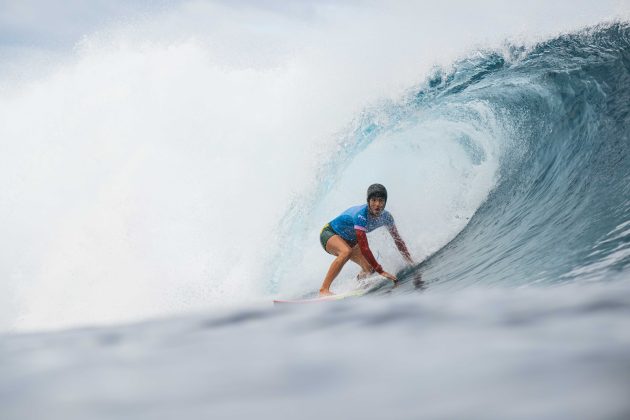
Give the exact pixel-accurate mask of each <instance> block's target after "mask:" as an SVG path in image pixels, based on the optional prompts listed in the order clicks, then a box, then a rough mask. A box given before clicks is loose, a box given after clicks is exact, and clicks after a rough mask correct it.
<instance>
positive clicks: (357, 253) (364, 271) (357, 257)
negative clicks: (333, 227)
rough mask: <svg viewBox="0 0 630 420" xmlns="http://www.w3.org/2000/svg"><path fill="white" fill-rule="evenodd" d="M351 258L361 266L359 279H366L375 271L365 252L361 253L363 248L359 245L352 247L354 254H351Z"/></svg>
mask: <svg viewBox="0 0 630 420" xmlns="http://www.w3.org/2000/svg"><path fill="white" fill-rule="evenodd" d="M350 259H351V260H352V261H353V262H355V263H356V264H358V265H359V267H361V272H360V273H359V274H358V275H357V279H364V278H366V277H367V276H369V275H370V274H372V273H373V272H374V269H373V268H372V266H371V265H370V263H369V262H368V261H367V260H366V259H365V257H364V256H363V254H362V253H361V248H359V245H355V246H354V248H352V254H350Z"/></svg>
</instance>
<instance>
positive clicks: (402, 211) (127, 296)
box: [0, 21, 630, 420]
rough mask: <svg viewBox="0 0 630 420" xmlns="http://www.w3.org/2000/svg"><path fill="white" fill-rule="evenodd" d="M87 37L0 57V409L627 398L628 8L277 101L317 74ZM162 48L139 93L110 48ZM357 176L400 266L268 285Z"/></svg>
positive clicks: (327, 409) (362, 409)
mask: <svg viewBox="0 0 630 420" xmlns="http://www.w3.org/2000/svg"><path fill="white" fill-rule="evenodd" d="M268 34H269V33H268V32H265V36H267V35H268ZM112 37H113V38H116V36H112ZM125 39H127V40H128V38H125ZM90 42H94V45H92V44H90ZM101 42H103V41H102V40H96V41H94V40H92V41H90V40H87V41H85V45H84V46H83V48H84V49H83V50H82V51H81V52H80V54H79V58H78V59H77V60H76V61H73V62H65V63H64V64H62V65H61V67H60V68H58V69H57V70H55V71H53V76H50V77H48V78H44V79H38V81H36V82H28V81H21V82H20V83H19V84H17V85H14V86H8V85H7V84H6V82H5V84H4V85H3V92H4V95H3V98H2V99H1V100H0V115H1V118H2V121H3V123H4V124H3V126H2V128H0V132H1V134H3V135H4V136H7V135H11V136H13V137H12V138H17V139H20V140H21V142H20V143H19V144H20V145H11V146H7V147H5V150H6V151H7V155H5V156H9V157H7V158H3V163H4V165H3V166H4V169H2V170H0V171H2V173H3V174H5V175H6V177H5V180H4V181H2V186H3V199H4V200H5V202H6V203H8V204H7V205H6V206H4V208H3V210H1V212H2V213H1V214H2V215H3V216H4V218H5V220H10V221H12V223H10V224H7V226H6V228H5V230H6V232H5V238H7V239H6V241H7V242H6V243H11V244H12V245H13V246H12V247H8V246H3V249H5V250H6V252H5V253H4V254H5V255H4V256H3V257H2V258H3V260H2V267H3V268H2V270H3V271H2V274H3V276H4V278H6V279H8V282H7V283H9V284H10V285H11V286H10V287H9V286H4V287H6V289H5V296H4V297H3V298H2V299H3V300H2V301H1V302H3V303H4V309H3V310H2V311H3V312H2V324H1V326H2V328H3V332H2V334H1V335H0V418H2V419H40V418H41V419H44V418H45V419H49V420H54V419H64V420H66V419H114V418H115V419H174V418H190V419H193V418H213V419H214V418H243V419H245V418H300V419H302V418H303V419H319V418H323V417H328V418H353V419H354V418H356V419H384V418H393V419H418V418H427V419H451V418H460V419H461V418H466V419H532V418H535V419H615V420H617V419H618V420H622V419H627V418H630V24H628V23H627V22H623V21H615V22H607V23H601V24H596V25H591V26H588V27H585V28H581V29H575V30H573V31H568V32H563V33H560V34H555V35H553V36H548V37H546V38H544V39H539V40H537V41H535V42H520V43H519V42H518V41H509V42H507V41H506V42H504V43H502V44H501V46H499V47H497V46H489V47H487V48H486V47H475V48H471V49H469V50H467V51H465V52H463V53H462V52H458V53H457V55H456V58H455V59H453V60H451V61H447V62H446V63H445V64H440V65H435V66H433V67H431V68H429V69H428V70H427V71H426V72H425V74H424V75H423V76H422V77H420V76H418V77H417V78H416V79H415V82H414V83H412V84H409V85H407V86H405V87H404V88H403V89H402V90H399V91H397V93H396V94H395V95H382V96H379V95H378V94H374V96H370V97H363V98H362V100H358V99H357V101H356V103H355V102H352V101H350V102H351V103H350V104H349V105H348V106H347V107H346V108H335V110H334V111H339V113H340V115H338V116H337V117H333V116H332V114H331V115H328V114H326V113H323V114H321V118H317V119H314V120H313V119H312V118H311V117H309V118H311V119H309V118H306V119H300V118H302V117H301V115H302V114H300V113H296V114H295V118H296V119H297V121H295V127H293V126H292V125H291V124H290V123H285V122H284V120H282V121H279V120H275V119H274V118H277V116H275V115H276V113H277V112H282V111H283V110H285V108H283V107H280V108H277V107H278V106H280V105H269V106H270V107H271V108H272V109H268V108H265V106H264V101H263V102H261V103H259V102H257V101H259V100H261V99H260V98H263V99H265V100H268V99H269V98H274V97H275V98H276V99H277V102H279V103H284V105H282V106H285V105H286V110H287V112H291V110H292V109H293V108H294V105H295V104H296V103H301V102H302V101H304V104H303V108H302V109H301V112H304V113H308V112H312V111H314V109H315V105H308V102H309V101H311V100H312V101H314V103H315V104H319V103H320V102H318V101H323V102H326V101H327V100H328V99H329V98H328V97H326V96H325V95H326V94H325V93H316V92H320V90H319V89H320V87H317V86H316V87H314V88H313V89H314V90H299V89H298V90H297V91H293V90H291V89H293V87H292V86H293V83H296V84H300V81H301V80H303V77H304V75H303V74H301V73H300V70H299V69H300V68H301V67H300V66H301V65H302V64H304V62H306V63H308V66H311V65H312V62H311V61H310V59H306V58H304V57H302V59H303V62H302V61H300V60H297V61H295V62H294V63H293V64H294V65H295V67H294V68H293V70H291V69H289V70H287V69H286V68H281V69H280V70H278V69H277V67H276V66H277V63H273V64H269V63H265V64H264V66H263V67H265V66H269V67H266V68H267V70H266V71H263V72H262V73H261V74H258V73H257V74H252V73H251V72H248V70H247V69H246V68H245V67H247V66H244V67H242V66H243V65H242V63H235V62H231V63H230V64H229V66H228V67H229V70H227V71H226V70H225V68H220V66H219V67H217V66H214V65H212V66H210V67H208V66H209V65H208V62H207V61H204V60H210V62H212V60H211V59H209V58H208V57H206V56H204V55H203V54H199V51H201V50H203V48H201V47H199V45H197V44H195V42H193V41H190V40H187V41H185V42H184V44H183V46H182V44H177V47H173V48H172V49H170V50H169V49H166V50H164V49H162V48H157V47H155V46H154V45H144V44H142V45H141V47H137V46H134V44H133V42H131V41H129V42H130V43H131V46H128V45H127V44H124V43H123V46H122V47H121V46H120V44H117V43H116V42H117V41H115V40H114V41H112V39H110V38H108V39H107V42H106V43H105V44H101ZM112 42H113V44H111V43H112ZM178 42H179V41H178ZM103 45H105V47H103ZM112 45H114V46H115V47H112ZM309 54H310V53H309ZM262 56H265V53H262ZM306 57H307V58H313V57H320V58H322V57H321V56H319V55H318V54H314V55H313V56H311V55H307V56H306ZM327 59H330V57H323V58H322V60H324V61H325V60H327ZM173 60H175V61H176V62H179V63H185V64H186V66H176V67H170V66H171V65H172V63H173ZM178 60H179V61H178ZM359 61H361V60H359ZM121 63H123V64H121ZM160 63H164V64H165V68H164V69H163V70H162V72H160V73H151V72H149V73H147V74H149V75H150V76H151V77H152V78H153V82H152V83H154V84H157V85H160V84H162V83H164V85H163V87H164V89H163V91H161V93H160V94H159V95H157V94H155V92H154V90H152V86H154V85H152V84H151V83H150V81H147V78H142V77H139V76H138V75H137V74H136V75H135V76H129V74H131V75H133V74H134V71H140V70H143V69H148V68H155V66H156V65H158V64H160ZM259 64H260V63H259ZM259 64H257V65H259ZM226 65H227V64H226ZM230 66H231V67H230ZM308 66H307V67H308ZM289 67H290V66H289ZM309 68H310V67H309ZM200 69H201V70H200ZM296 69H297V70H296ZM202 70H205V71H207V72H208V77H210V78H214V79H217V80H218V82H216V83H215V82H212V83H211V84H210V85H208V86H206V85H203V83H202V84H199V83H198V82H199V81H200V80H202V79H203V76H202V74H205V73H204V72H202ZM318 70H319V68H318ZM181 72H184V74H189V76H190V78H191V79H192V80H195V81H196V82H195V83H192V82H191V85H190V86H188V88H190V89H188V88H186V89H184V91H183V92H181V96H178V95H180V93H177V94H176V93H174V92H177V90H176V89H175V88H173V90H169V88H168V86H170V85H169V84H168V83H167V82H169V81H171V82H172V81H173V80H175V79H177V78H175V77H174V76H178V77H179V76H181V74H182V73H181ZM277 72H279V73H277ZM94 74H96V76H94ZM38 77H39V76H38ZM92 77H97V78H98V80H99V81H100V83H102V84H103V86H104V87H102V89H101V88H98V89H96V91H95V92H93V94H94V95H93V96H92V95H90V97H94V98H97V99H94V100H86V99H80V100H79V99H77V98H81V95H80V92H81V91H82V89H83V88H82V86H83V87H88V88H90V89H92V86H93V83H94V80H93V79H92ZM151 77H149V79H151ZM327 77H330V78H331V79H324V80H325V81H326V82H328V81H330V80H332V77H333V75H332V74H331V75H329V76H327ZM405 77H406V76H405ZM287 78H289V79H290V80H289V81H288V82H287V81H286V79H287ZM214 79H213V80H214ZM402 79H404V78H402V76H401V80H402ZM411 80H413V77H411ZM230 83H233V84H230ZM285 83H286V84H285ZM318 83H323V82H322V81H321V80H319V81H318ZM358 84H361V82H358ZM131 85H133V86H139V87H137V88H135V87H134V88H133V89H131V88H129V86H131ZM261 86H262V87H261ZM287 86H288V87H287ZM222 87H223V88H224V90H223V91H221V92H220V94H221V95H227V94H228V93H229V92H232V91H233V90H235V91H236V92H237V93H238V94H240V93H242V92H247V91H252V92H253V94H252V98H251V101H248V100H247V95H245V96H239V95H236V97H232V96H229V95H228V96H229V97H230V98H231V99H230V100H228V101H224V100H222V101H221V103H219V104H218V105H217V103H215V102H212V101H213V99H211V97H212V96H211V95H212V93H213V92H217V91H219V90H221V89H222ZM239 89H241V90H239ZM259 89H262V92H261V90H259ZM195 92H197V93H195ZM226 92H227V93H226ZM296 92H297V93H296ZM154 94H155V95H157V96H155V97H154V96H153V95H154ZM346 94H347V92H343V91H342V92H341V93H339V95H346ZM163 95H166V96H168V100H167V101H164V102H160V101H161V98H162V96H163ZM206 95H207V96H206ZM318 95H323V97H322V96H318ZM228 96H225V97H228ZM50 98H53V99H50ZM55 98H56V99H58V100H60V101H62V102H61V103H66V104H67V108H68V109H66V112H64V113H58V114H57V113H56V112H57V111H55V109H54V107H50V104H51V103H53V102H55ZM138 98H142V101H140V102H139V99H138ZM147 98H149V99H151V100H150V101H149V100H147ZM204 98H209V99H208V101H209V102H210V105H204V103H205V102H204ZM366 98H367V99H369V101H367V102H364V101H363V100H364V99H366ZM77 100H78V102H76V101H77ZM63 101H66V102H63ZM188 101H192V102H193V105H194V109H196V110H197V111H199V113H200V115H201V117H200V118H199V119H197V118H190V117H189V111H190V109H189V108H186V106H188V105H187V102H188ZM274 103H275V102H274ZM366 103H368V105H366ZM37 104H41V106H39V107H38V106H37ZM118 104H120V105H121V106H122V109H120V110H119V111H117V109H118ZM261 104H262V105H263V106H261ZM138 105H143V106H140V108H141V110H139V111H135V109H136V108H138ZM193 105H190V106H191V107H193ZM215 105H217V106H216V107H215ZM219 105H220V106H219ZM191 109H192V108H191ZM44 110H46V112H44ZM131 110H134V111H133V112H132V111H131ZM163 110H166V111H165V113H164V114H162V113H161V112H162V111H163ZM177 110H182V111H181V113H179V114H178V113H177ZM357 110H358V111H357ZM27 111H28V112H27ZM48 111H50V112H52V113H53V114H54V115H53V116H51V117H50V118H47V117H45V116H44V115H48V114H49V112H48ZM237 111H238V112H243V113H246V114H247V117H243V118H244V120H243V121H245V122H244V123H243V125H239V118H238V116H236V115H232V114H233V113H235V112H237ZM342 111H343V112H342ZM130 112H132V113H131V114H130ZM135 112H137V114H136V113H135ZM296 112H297V111H296ZM112 113H113V114H115V117H116V118H114V117H112V116H111V115H112ZM97 114H98V118H97V117H94V115H97ZM215 114H216V115H218V117H209V118H210V119H211V120H212V121H210V122H208V121H206V120H205V119H204V118H205V117H204V115H215ZM254 114H255V116H254V117H252V115H254ZM27 115H28V116H29V117H28V118H27V117H26V116H27ZM164 115H168V116H170V117H172V119H168V118H163V119H160V118H159V116H164ZM274 116H275V117H274ZM110 117H111V119H110ZM156 117H158V118H157V119H156ZM187 117H188V118H187ZM120 118H122V119H123V120H122V121H123V122H120V121H121V120H120ZM182 118H183V119H184V120H185V121H186V122H187V123H188V124H189V126H187V127H181V126H179V125H178V124H176V123H177V122H178V121H180V119H182ZM335 118H337V119H335ZM226 119H227V120H226ZM329 119H333V120H334V121H335V124H336V123H340V124H341V126H342V128H341V129H339V128H338V127H336V126H335V124H332V123H331V126H330V127H325V130H324V129H322V130H324V131H318V130H319V129H320V128H321V124H320V122H322V121H324V120H326V121H328V120H329ZM33 121H36V122H38V123H37V124H33ZM138 121H139V122H145V123H148V122H149V121H150V122H151V124H154V125H152V126H151V127H150V129H148V132H147V131H144V129H139V128H138V127H137V124H136V123H137V122H138ZM247 124H249V126H247V127H244V126H245V125H247ZM252 124H253V125H252ZM322 124H323V123H322ZM286 126H288V128H287V127H286ZM305 126H306V128H305ZM252 127H253V128H252ZM279 127H285V128H283V129H280V128H279ZM227 128H229V130H228V129H227ZM309 128H310V129H312V130H313V132H314V133H315V135H313V136H312V137H309V136H308V135H306V134H305V135H304V136H305V137H304V138H305V140H304V144H302V145H300V144H298V145H295V142H296V140H295V136H294V134H295V132H294V129H295V130H298V129H299V130H305V131H304V132H306V131H308V129H309ZM328 128H334V129H333V130H332V132H334V135H331V136H328V137H326V136H325V134H324V133H328V131H327V130H328ZM254 129H255V131H256V132H257V133H259V135H260V138H261V139H264V140H265V141H264V142H263V143H264V144H263V145H260V144H259V143H257V142H252V140H251V136H252V130H254ZM283 130H286V131H283ZM197 132H201V133H203V135H199V136H198V137H196V136H197V134H195V133H197ZM86 133H87V134H90V135H91V136H90V137H85V136H84V135H85V134H86ZM44 134H46V135H44ZM221 136H226V138H229V139H230V142H226V143H221V142H219V143H217V142H214V143H212V146H211V147H210V146H208V142H212V141H214V139H216V138H223V137H221ZM274 136H275V137H274ZM5 138H6V137H5ZM44 138H45V140H43V139H44ZM322 138H324V140H322ZM330 139H332V140H330ZM261 141H262V140H261ZM217 144H219V146H217ZM285 159H287V160H285ZM77 176H79V178H77ZM377 181H381V182H382V183H384V184H385V185H386V186H387V187H388V189H389V192H390V193H389V200H388V203H387V206H388V210H390V211H391V212H392V214H393V215H394V217H395V219H396V221H397V224H398V227H399V230H400V232H401V234H402V236H403V238H405V240H406V241H407V243H408V245H409V248H410V250H411V252H412V254H413V256H414V258H415V260H416V261H417V264H416V265H415V266H413V267H405V265H404V264H403V262H402V259H401V258H400V256H399V255H398V254H397V253H396V250H395V247H394V246H393V244H392V242H391V238H389V237H388V236H387V235H386V234H384V233H383V232H380V231H375V232H373V233H371V234H370V236H369V239H370V243H371V245H372V247H373V249H374V251H375V255H376V256H377V258H378V259H379V261H381V263H382V264H383V266H384V268H385V269H386V270H387V271H390V272H397V273H398V276H399V279H400V280H401V281H400V285H399V286H397V287H395V288H393V287H391V286H390V285H385V286H383V287H381V288H379V289H378V290H375V291H374V292H372V293H369V294H368V295H366V296H363V297H360V298H352V299H345V300H343V301H338V302H330V303H324V304H309V305H278V306H273V305H272V303H271V302H272V300H273V298H275V297H279V296H280V297H284V298H287V297H303V296H311V295H313V293H314V291H316V290H317V289H318V288H319V285H320V283H321V280H322V278H323V275H324V274H325V270H326V269H327V267H328V265H329V264H330V261H331V260H330V258H329V256H327V255H325V254H324V253H323V251H322V250H321V248H320V247H319V244H318V241H317V235H318V230H319V229H320V228H321V226H322V225H323V224H325V223H326V222H327V221H328V220H330V219H331V218H332V217H334V216H335V215H336V214H337V213H338V212H341V211H343V210H344V209H345V208H346V207H350V206H351V205H355V204H358V203H360V202H361V201H362V200H363V199H364V198H363V191H364V189H365V188H366V187H367V185H369V184H370V183H372V182H377ZM23 191H27V193H23ZM244 196H245V197H246V199H244V198H243V197H244ZM38 200H41V203H42V204H41V206H38V203H39V202H40V201H38ZM243 200H245V201H243ZM27 204H28V206H27ZM22 210H23V211H22ZM252 212H253V213H255V215H252ZM182 213H185V215H182ZM209 215H210V216H211V217H209ZM208 219H209V220H208ZM35 238H39V239H38V240H35ZM305 244H306V245H305ZM148 267H150V268H148ZM357 271H358V269H356V268H354V267H352V266H351V263H349V264H348V266H347V267H346V268H344V271H342V273H341V275H340V277H339V278H338V279H337V281H336V282H335V283H334V284H333V287H332V290H333V291H338V292H340V291H345V290H351V289H352V288H354V287H356V281H355V279H354V276H355V275H356V272H357ZM239 292H242V294H240V295H239ZM239 296H240V297H239ZM226 303H227V304H226Z"/></svg>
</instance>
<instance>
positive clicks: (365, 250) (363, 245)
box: [355, 229, 398, 283]
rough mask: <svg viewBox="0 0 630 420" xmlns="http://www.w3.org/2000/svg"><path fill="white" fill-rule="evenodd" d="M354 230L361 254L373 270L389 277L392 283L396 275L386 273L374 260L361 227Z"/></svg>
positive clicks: (395, 279)
mask: <svg viewBox="0 0 630 420" xmlns="http://www.w3.org/2000/svg"><path fill="white" fill-rule="evenodd" d="M355 232H356V234H357V242H358V243H359V249H360V250H361V254H363V256H364V257H365V259H366V260H367V262H368V263H370V265H371V266H372V268H373V269H374V271H376V272H377V273H378V274H380V275H381V276H383V277H385V278H388V279H390V280H391V281H393V282H394V283H395V282H396V281H398V279H397V278H396V276H394V275H392V274H390V273H388V272H387V271H384V270H383V267H381V265H380V264H379V263H378V262H377V261H376V258H374V255H373V254H372V251H371V250H370V245H369V244H368V240H367V235H366V234H365V231H363V230H361V229H355Z"/></svg>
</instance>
